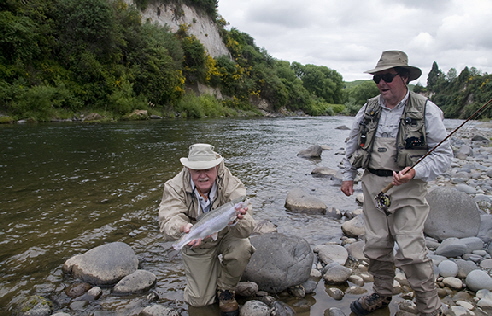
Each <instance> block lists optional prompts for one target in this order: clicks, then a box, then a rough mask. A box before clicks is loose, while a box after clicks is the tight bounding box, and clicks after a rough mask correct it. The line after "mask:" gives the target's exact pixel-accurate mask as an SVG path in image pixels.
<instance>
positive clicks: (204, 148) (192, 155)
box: [180, 144, 224, 170]
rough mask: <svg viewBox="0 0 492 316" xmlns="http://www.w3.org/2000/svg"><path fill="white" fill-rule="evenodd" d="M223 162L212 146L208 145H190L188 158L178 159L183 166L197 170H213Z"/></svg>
mask: <svg viewBox="0 0 492 316" xmlns="http://www.w3.org/2000/svg"><path fill="white" fill-rule="evenodd" d="M223 160H224V158H222V156H221V155H219V154H217V153H216V152H215V151H214V146H212V145H209V144H194V145H191V146H190V150H189V152H188V158H186V157H183V158H181V159H180V161H181V164H183V166H185V167H188V168H190V169H197V170H201V169H210V168H213V167H215V166H217V165H218V164H220V163H221V162H222V161H223Z"/></svg>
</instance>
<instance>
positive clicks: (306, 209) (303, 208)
mask: <svg viewBox="0 0 492 316" xmlns="http://www.w3.org/2000/svg"><path fill="white" fill-rule="evenodd" d="M285 207H286V208H287V209H288V210H289V211H291V212H301V213H309V214H324V213H325V212H326V208H327V206H326V204H325V203H324V202H323V201H321V200H320V199H318V198H317V197H315V196H313V195H311V194H309V193H307V192H305V191H304V190H302V189H300V188H295V189H292V190H291V191H290V192H289V193H288V194H287V199H286V201H285Z"/></svg>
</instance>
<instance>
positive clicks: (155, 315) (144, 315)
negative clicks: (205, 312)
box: [139, 304, 180, 316]
mask: <svg viewBox="0 0 492 316" xmlns="http://www.w3.org/2000/svg"><path fill="white" fill-rule="evenodd" d="M179 315H180V313H179V312H178V311H175V310H173V309H172V308H171V307H167V306H166V307H165V306H162V305H158V304H154V305H151V306H147V307H145V308H144V309H143V310H142V311H141V312H140V314H139V316H179Z"/></svg>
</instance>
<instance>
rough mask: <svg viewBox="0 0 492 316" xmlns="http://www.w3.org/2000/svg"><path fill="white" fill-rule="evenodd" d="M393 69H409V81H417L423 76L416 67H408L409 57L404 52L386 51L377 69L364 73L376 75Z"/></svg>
mask: <svg viewBox="0 0 492 316" xmlns="http://www.w3.org/2000/svg"><path fill="white" fill-rule="evenodd" d="M393 67H402V68H406V69H408V71H409V72H410V74H409V78H408V79H409V80H415V79H417V78H418V77H420V76H421V75H422V70H420V68H417V67H415V66H409V65H408V56H407V54H405V52H402V51H397V50H396V51H384V52H383V53H382V54H381V58H380V59H379V61H378V63H377V65H376V68H374V69H371V70H367V71H364V72H365V73H368V74H371V75H374V74H375V73H376V72H378V71H382V70H387V69H391V68H393Z"/></svg>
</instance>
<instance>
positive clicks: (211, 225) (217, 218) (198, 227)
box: [173, 196, 248, 250]
mask: <svg viewBox="0 0 492 316" xmlns="http://www.w3.org/2000/svg"><path fill="white" fill-rule="evenodd" d="M247 205H248V202H247V201H246V196H241V197H239V198H237V199H234V200H232V201H230V202H227V203H225V204H224V205H222V206H220V207H218V208H217V209H215V210H213V211H210V212H207V213H205V214H204V215H203V216H201V217H200V218H199V219H198V222H196V223H195V224H194V225H193V226H192V227H191V229H190V231H189V232H188V233H186V234H184V235H183V236H182V237H181V238H180V239H179V240H178V241H176V242H175V243H174V244H173V248H174V249H176V250H179V249H182V248H183V247H184V246H185V245H187V244H188V243H189V242H190V241H192V240H195V239H204V238H205V237H207V236H212V238H213V237H215V238H214V240H217V233H218V232H220V231H221V230H223V229H224V228H225V227H226V226H228V225H229V223H230V222H233V221H235V220H236V218H237V214H238V212H237V211H236V208H244V207H246V206H247Z"/></svg>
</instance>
